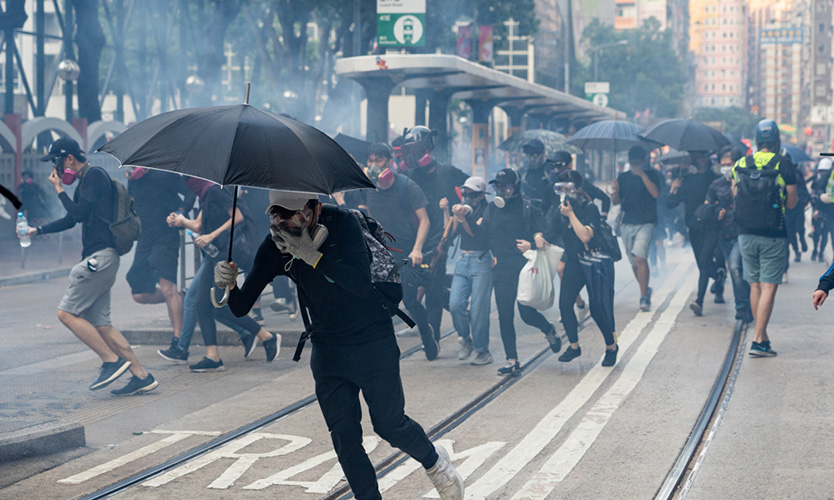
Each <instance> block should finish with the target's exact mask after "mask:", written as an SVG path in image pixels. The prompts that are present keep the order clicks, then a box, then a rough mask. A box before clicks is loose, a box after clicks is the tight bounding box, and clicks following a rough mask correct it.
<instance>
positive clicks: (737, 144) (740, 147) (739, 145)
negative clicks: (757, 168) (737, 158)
mask: <svg viewBox="0 0 834 500" xmlns="http://www.w3.org/2000/svg"><path fill="white" fill-rule="evenodd" d="M721 135H723V136H724V137H725V138H726V139H727V140H728V141H730V146H732V148H733V149H734V150H736V151H738V152H740V153H741V155H742V156H747V150H748V149H750V147H749V146H748V145H747V144H744V143H743V142H741V141H740V140H739V139H736V136H734V135H733V134H728V133H727V132H724V133H723V134H721Z"/></svg>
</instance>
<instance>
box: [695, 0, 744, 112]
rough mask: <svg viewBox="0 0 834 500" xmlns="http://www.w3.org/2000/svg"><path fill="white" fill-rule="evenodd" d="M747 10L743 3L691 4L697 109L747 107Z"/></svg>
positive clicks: (706, 0)
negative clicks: (745, 83) (745, 86)
mask: <svg viewBox="0 0 834 500" xmlns="http://www.w3.org/2000/svg"><path fill="white" fill-rule="evenodd" d="M745 14H746V6H745V4H744V2H743V0H691V1H690V3H689V50H690V52H691V53H692V55H693V57H694V64H695V68H694V83H693V95H694V106H695V107H696V108H699V107H711V108H726V107H730V106H739V107H743V106H744V104H745V88H744V82H745V76H746V75H745V73H746V66H747V64H746V63H747V61H746V60H745V38H746V29H745V26H746V15H745Z"/></svg>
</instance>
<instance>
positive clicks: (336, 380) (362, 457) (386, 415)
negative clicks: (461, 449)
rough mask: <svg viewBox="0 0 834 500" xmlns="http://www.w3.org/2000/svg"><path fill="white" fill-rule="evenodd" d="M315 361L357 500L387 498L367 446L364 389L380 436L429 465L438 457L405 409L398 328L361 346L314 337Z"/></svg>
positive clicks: (322, 403)
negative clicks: (364, 445)
mask: <svg viewBox="0 0 834 500" xmlns="http://www.w3.org/2000/svg"><path fill="white" fill-rule="evenodd" d="M310 366H311V368H312V370H313V378H314V379H315V382H316V396H317V397H318V400H319V407H320V408H321V412H322V415H324V420H325V422H326V423H327V428H328V430H329V431H330V438H331V440H332V441H333V448H334V449H335V450H336V455H337V456H338V457H339V464H341V466H342V470H343V471H344V473H345V477H346V478H347V480H348V483H349V484H350V487H351V489H352V490H353V494H354V495H355V496H356V498H357V500H380V499H381V498H382V496H381V495H380V493H379V486H378V484H377V480H376V472H374V467H373V465H372V464H371V461H370V460H369V459H368V455H367V454H366V453H365V450H364V448H362V425H361V421H362V407H361V405H360V404H359V391H362V396H363V397H364V398H365V402H366V403H367V404H368V411H369V413H370V415H371V422H372V423H373V427H374V432H376V433H377V434H378V435H379V437H381V438H382V439H384V440H386V441H387V442H388V443H389V444H390V445H391V446H393V447H394V448H399V449H401V450H402V451H404V452H405V453H407V454H408V455H410V456H411V457H412V458H413V459H415V460H417V461H418V462H420V463H421V464H422V465H423V467H425V468H429V467H431V466H433V465H434V464H435V462H437V452H436V451H435V449H434V445H433V444H432V443H431V441H429V438H428V436H426V433H425V431H424V430H423V428H422V427H420V424H418V423H417V422H415V421H413V420H411V419H410V418H408V415H406V414H405V395H404V393H403V387H402V380H401V379H400V349H399V347H398V346H397V341H396V339H395V338H394V332H393V330H392V331H391V334H390V335H387V336H386V337H385V338H383V339H379V340H374V341H371V342H366V343H364V344H359V345H323V344H319V343H316V342H313V353H312V356H311V358H310Z"/></svg>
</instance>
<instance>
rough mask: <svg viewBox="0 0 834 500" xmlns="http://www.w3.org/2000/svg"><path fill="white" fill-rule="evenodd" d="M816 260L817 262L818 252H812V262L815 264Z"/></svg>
mask: <svg viewBox="0 0 834 500" xmlns="http://www.w3.org/2000/svg"><path fill="white" fill-rule="evenodd" d="M815 260H817V251H816V250H814V251H813V252H811V262H814V261H815Z"/></svg>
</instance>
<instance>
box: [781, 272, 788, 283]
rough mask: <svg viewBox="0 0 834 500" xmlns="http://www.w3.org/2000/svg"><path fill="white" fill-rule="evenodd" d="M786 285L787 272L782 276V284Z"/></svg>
mask: <svg viewBox="0 0 834 500" xmlns="http://www.w3.org/2000/svg"><path fill="white" fill-rule="evenodd" d="M787 283H788V272H787V271H785V274H783V275H782V284H783V285H786V284H787Z"/></svg>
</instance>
